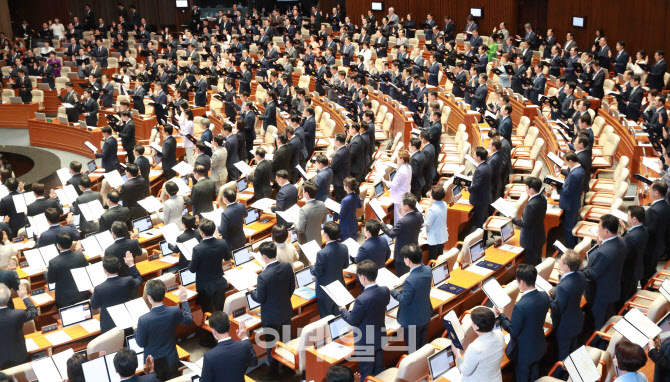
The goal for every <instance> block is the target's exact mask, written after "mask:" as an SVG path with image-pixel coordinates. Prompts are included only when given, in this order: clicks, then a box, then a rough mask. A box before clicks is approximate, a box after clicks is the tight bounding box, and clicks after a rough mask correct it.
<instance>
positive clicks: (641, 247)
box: [617, 206, 649, 309]
mask: <svg viewBox="0 0 670 382" xmlns="http://www.w3.org/2000/svg"><path fill="white" fill-rule="evenodd" d="M644 222H645V211H644V207H641V206H629V207H628V225H629V226H630V228H629V229H628V230H627V231H625V233H624V234H623V241H624V242H625V243H626V247H627V254H626V261H625V262H624V266H623V269H625V270H626V272H623V274H622V275H621V298H620V299H619V306H618V307H617V309H619V307H621V306H623V304H624V303H625V302H626V301H628V299H629V298H631V297H633V295H634V294H635V293H636V292H637V283H638V282H639V281H640V280H641V279H642V276H643V274H644V253H645V251H646V249H647V242H648V240H649V233H648V232H647V230H646V228H644ZM622 223H623V222H622Z"/></svg>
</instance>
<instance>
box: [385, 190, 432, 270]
mask: <svg viewBox="0 0 670 382" xmlns="http://www.w3.org/2000/svg"><path fill="white" fill-rule="evenodd" d="M401 213H402V218H401V219H400V221H398V222H397V223H396V225H395V228H388V227H387V226H386V225H383V224H382V227H381V228H382V231H383V232H384V233H385V234H386V235H388V236H389V237H391V238H395V248H394V253H395V258H394V262H395V273H396V276H398V277H400V276H402V275H404V274H405V273H407V272H409V267H408V266H407V265H406V264H405V259H404V258H403V257H402V255H401V254H400V253H401V252H400V250H401V249H402V247H404V246H405V245H407V244H415V245H418V244H419V233H420V232H421V226H422V225H423V215H421V213H420V212H419V211H417V210H416V196H414V195H413V194H411V193H409V192H406V193H405V195H403V197H402V210H401Z"/></svg>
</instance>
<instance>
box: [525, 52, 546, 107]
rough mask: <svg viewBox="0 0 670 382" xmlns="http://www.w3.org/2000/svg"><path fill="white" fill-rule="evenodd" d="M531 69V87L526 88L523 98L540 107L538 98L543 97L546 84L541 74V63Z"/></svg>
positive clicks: (542, 67) (542, 66)
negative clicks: (533, 72) (532, 72)
mask: <svg viewBox="0 0 670 382" xmlns="http://www.w3.org/2000/svg"><path fill="white" fill-rule="evenodd" d="M533 68H534V71H535V76H534V78H533V85H531V86H526V91H525V92H524V96H525V97H526V98H528V99H529V100H530V101H531V102H532V103H534V104H535V105H541V102H540V98H541V97H542V96H543V95H544V88H545V85H546V84H547V77H545V76H544V73H543V72H542V70H543V69H544V65H543V64H542V63H541V62H540V63H538V64H536V65H535V66H534V67H533Z"/></svg>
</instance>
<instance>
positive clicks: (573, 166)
mask: <svg viewBox="0 0 670 382" xmlns="http://www.w3.org/2000/svg"><path fill="white" fill-rule="evenodd" d="M565 163H566V164H567V165H568V167H569V168H570V171H569V172H568V175H567V176H566V177H565V180H564V181H563V186H562V187H558V189H557V190H556V191H557V192H558V194H559V195H561V198H560V199H559V201H558V206H559V207H560V208H561V209H562V210H563V229H564V235H565V246H566V247H567V248H570V249H572V248H574V247H575V245H576V244H577V238H576V237H575V236H573V235H572V228H573V227H574V226H575V224H576V223H577V216H578V214H579V209H580V208H581V206H582V182H583V181H584V180H583V179H584V176H586V175H585V174H584V169H583V168H582V166H581V165H580V164H579V159H578V157H577V154H575V153H572V152H571V153H567V154H565Z"/></svg>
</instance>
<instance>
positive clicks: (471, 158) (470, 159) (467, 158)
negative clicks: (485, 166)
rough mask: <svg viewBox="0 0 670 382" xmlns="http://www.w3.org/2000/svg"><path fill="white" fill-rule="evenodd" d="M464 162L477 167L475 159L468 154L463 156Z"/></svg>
mask: <svg viewBox="0 0 670 382" xmlns="http://www.w3.org/2000/svg"><path fill="white" fill-rule="evenodd" d="M465 160H467V161H468V162H470V163H472V165H473V166H475V167H477V162H476V161H475V158H473V157H471V156H470V155H469V154H465Z"/></svg>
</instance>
